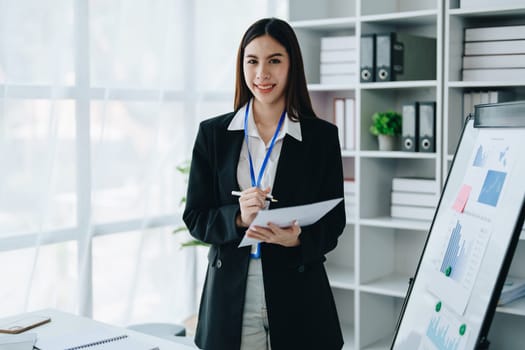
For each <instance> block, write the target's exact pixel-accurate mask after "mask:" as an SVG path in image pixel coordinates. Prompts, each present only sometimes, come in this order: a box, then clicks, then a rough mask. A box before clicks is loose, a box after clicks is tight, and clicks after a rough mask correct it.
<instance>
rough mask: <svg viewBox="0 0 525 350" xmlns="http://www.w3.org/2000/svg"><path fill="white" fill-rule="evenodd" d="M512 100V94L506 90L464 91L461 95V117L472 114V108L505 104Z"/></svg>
mask: <svg viewBox="0 0 525 350" xmlns="http://www.w3.org/2000/svg"><path fill="white" fill-rule="evenodd" d="M513 99H514V93H513V92H512V91H508V90H489V91H465V92H464V93H463V117H465V118H466V117H467V116H468V115H469V113H473V112H474V106H475V105H479V104H484V103H498V102H507V101H512V100H513Z"/></svg>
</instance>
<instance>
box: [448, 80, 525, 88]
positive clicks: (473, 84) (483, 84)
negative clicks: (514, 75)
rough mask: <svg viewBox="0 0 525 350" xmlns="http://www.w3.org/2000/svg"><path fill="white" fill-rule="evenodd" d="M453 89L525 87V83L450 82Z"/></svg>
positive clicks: (449, 84) (449, 85)
mask: <svg viewBox="0 0 525 350" xmlns="http://www.w3.org/2000/svg"><path fill="white" fill-rule="evenodd" d="M447 86H448V87H451V88H470V87H498V86H503V87H504V86H525V81H449V82H448V83H447Z"/></svg>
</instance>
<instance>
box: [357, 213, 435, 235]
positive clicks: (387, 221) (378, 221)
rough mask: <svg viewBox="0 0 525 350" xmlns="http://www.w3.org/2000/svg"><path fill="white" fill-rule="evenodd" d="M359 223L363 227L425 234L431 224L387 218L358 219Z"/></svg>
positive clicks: (424, 221)
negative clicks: (416, 231) (397, 229)
mask: <svg viewBox="0 0 525 350" xmlns="http://www.w3.org/2000/svg"><path fill="white" fill-rule="evenodd" d="M359 223H360V224H361V225H363V226H372V227H387V228H399V229H407V230H418V231H425V232H428V230H429V229H430V225H431V222H430V221H426V220H408V219H398V218H392V217H389V216H385V217H377V218H368V219H360V220H359Z"/></svg>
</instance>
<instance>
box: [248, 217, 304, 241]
mask: <svg viewBox="0 0 525 350" xmlns="http://www.w3.org/2000/svg"><path fill="white" fill-rule="evenodd" d="M300 234H301V226H299V224H298V223H297V221H296V222H294V224H293V225H292V226H290V227H285V228H283V227H279V226H277V225H274V224H272V223H268V228H265V227H261V226H252V227H250V228H249V229H248V231H246V235H247V236H248V237H250V238H255V239H258V240H259V241H261V242H266V243H273V244H279V245H282V246H284V247H296V246H298V245H300V244H301V241H300V240H299V235H300Z"/></svg>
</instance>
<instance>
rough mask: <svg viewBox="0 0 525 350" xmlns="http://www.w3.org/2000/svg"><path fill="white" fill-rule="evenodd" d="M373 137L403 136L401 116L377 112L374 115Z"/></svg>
mask: <svg viewBox="0 0 525 350" xmlns="http://www.w3.org/2000/svg"><path fill="white" fill-rule="evenodd" d="M369 130H370V133H371V134H372V135H376V136H377V135H380V134H381V135H392V136H396V135H400V134H401V114H399V113H397V112H394V111H387V112H376V113H374V114H373V115H372V125H371V126H370V129H369Z"/></svg>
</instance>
